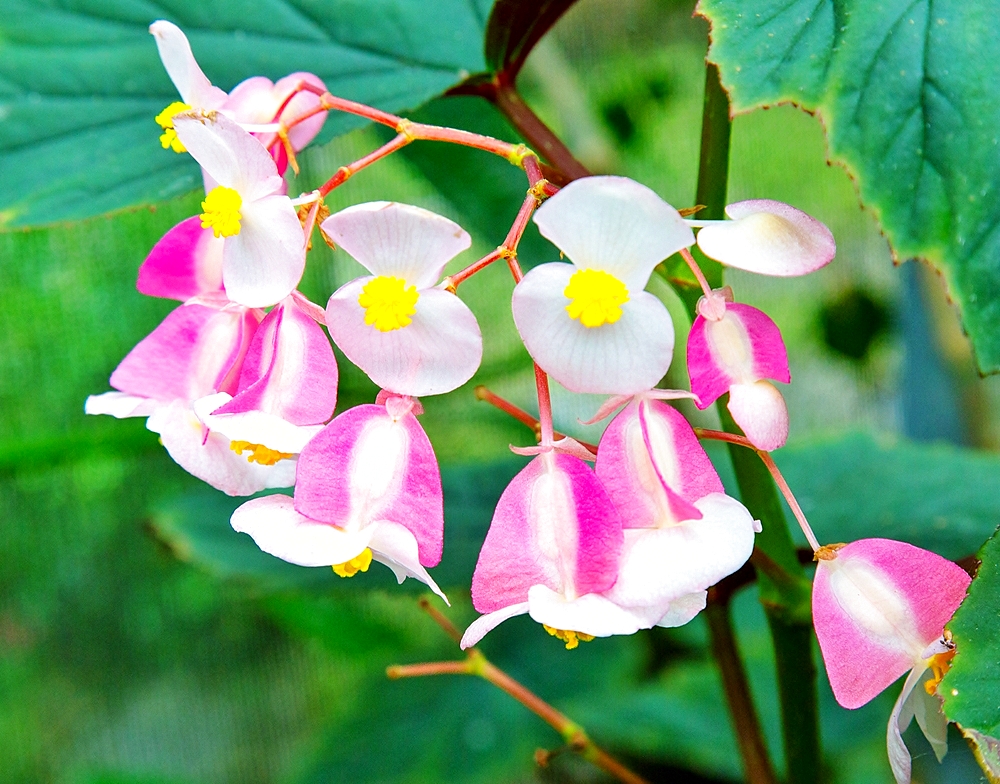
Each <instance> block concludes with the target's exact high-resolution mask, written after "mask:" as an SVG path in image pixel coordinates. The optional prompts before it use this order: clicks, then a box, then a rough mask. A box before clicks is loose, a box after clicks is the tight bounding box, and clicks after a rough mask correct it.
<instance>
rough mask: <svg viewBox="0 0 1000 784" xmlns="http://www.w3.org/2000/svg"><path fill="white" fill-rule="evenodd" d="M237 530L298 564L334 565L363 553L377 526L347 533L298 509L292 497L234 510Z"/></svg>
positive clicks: (274, 497)
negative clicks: (300, 512) (296, 509)
mask: <svg viewBox="0 0 1000 784" xmlns="http://www.w3.org/2000/svg"><path fill="white" fill-rule="evenodd" d="M230 523H231V525H232V526H233V529H234V530H236V531H238V532H239V533H242V534H249V535H250V537H251V538H252V539H253V540H254V542H256V544H257V546H258V547H259V548H260V549H261V550H263V551H264V552H265V553H268V554H270V555H273V556H275V557H277V558H280V559H281V560H283V561H288V562H289V563H293V564H297V565H298V566H333V565H334V564H342V563H347V562H348V561H350V560H351V559H352V558H355V557H356V556H358V555H360V554H361V553H362V552H363V551H364V550H365V548H366V547H368V546H369V541H370V540H371V536H372V534H373V533H374V529H373V528H366V529H363V530H361V531H354V532H347V531H343V530H341V529H340V528H337V527H336V526H334V525H327V524H326V523H320V522H317V521H316V520H311V519H310V518H308V517H305V516H304V515H301V514H299V513H298V512H296V511H295V506H294V504H293V502H292V499H291V497H290V496H287V495H280V494H279V495H268V496H264V497H263V498H254V499H253V500H251V501H247V502H246V503H245V504H243V506H241V507H239V508H238V509H237V510H236V511H235V512H233V516H232V519H231V520H230Z"/></svg>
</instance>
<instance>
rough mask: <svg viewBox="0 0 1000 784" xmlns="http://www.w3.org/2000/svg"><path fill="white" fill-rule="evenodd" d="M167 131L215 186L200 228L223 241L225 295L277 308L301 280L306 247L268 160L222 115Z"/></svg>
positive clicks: (180, 121) (180, 120)
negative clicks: (178, 141) (175, 134)
mask: <svg viewBox="0 0 1000 784" xmlns="http://www.w3.org/2000/svg"><path fill="white" fill-rule="evenodd" d="M174 126H175V128H176V130H177V134H178V136H179V137H180V139H181V141H183V142H184V145H185V146H186V147H187V149H188V151H189V152H190V153H191V155H192V156H193V157H194V159H195V160H196V161H198V163H199V164H201V166H202V167H203V168H204V169H205V170H206V171H207V172H208V174H209V176H211V178H212V179H213V180H214V181H215V182H217V183H218V185H217V186H216V187H215V188H213V189H212V190H210V191H209V192H208V194H207V195H206V196H205V201H203V202H202V209H204V212H203V213H202V216H201V225H202V226H203V227H206V228H207V227H211V228H212V231H213V232H214V233H215V236H216V237H223V238H224V240H223V244H222V279H223V283H224V285H225V289H226V295H227V296H228V297H229V299H231V300H232V301H233V302H238V303H240V304H241V305H246V306H247V307H267V306H269V305H274V304H275V303H277V302H280V301H281V300H282V299H284V298H285V297H287V296H288V295H289V294H290V293H291V292H292V290H293V289H294V288H295V287H296V285H298V282H299V279H300V278H301V277H302V271H303V270H304V269H305V259H306V255H305V253H306V248H305V237H304V235H303V232H302V225H301V224H300V223H299V219H298V216H297V215H296V212H295V208H294V207H293V206H292V202H291V199H289V198H288V197H287V196H286V195H284V180H282V179H281V177H280V176H279V174H278V170H277V168H276V167H275V164H274V161H273V160H271V156H270V155H268V154H267V151H266V150H265V149H264V148H263V147H262V146H261V144H260V142H258V141H257V140H256V139H254V138H253V137H252V136H251V135H250V134H249V133H247V132H246V131H244V130H243V129H242V128H240V127H239V125H237V124H236V123H235V122H233V121H232V120H230V119H229V118H227V117H226V116H225V115H223V114H219V113H214V114H209V115H200V114H191V113H186V114H181V115H178V116H177V117H175V118H174Z"/></svg>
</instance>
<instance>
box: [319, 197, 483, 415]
mask: <svg viewBox="0 0 1000 784" xmlns="http://www.w3.org/2000/svg"><path fill="white" fill-rule="evenodd" d="M322 228H323V231H324V232H326V234H327V235H328V236H329V237H330V238H331V239H333V241H334V242H336V243H337V244H338V245H340V246H341V247H342V248H343V249H344V250H346V251H347V252H348V253H350V254H351V256H353V257H354V258H355V259H356V260H357V261H358V262H359V263H360V264H361V265H362V266H363V267H365V269H367V270H368V271H369V272H370V273H372V274H371V275H368V276H365V277H361V278H357V279H356V280H353V281H351V282H350V283H347V284H345V285H343V286H341V287H340V288H339V289H338V290H337V291H336V292H334V294H333V296H332V297H330V302H329V304H328V305H327V308H326V324H327V328H328V329H329V330H330V337H332V338H333V341H334V343H336V344H337V345H338V346H339V347H340V349H341V350H342V351H343V352H344V354H346V355H347V358H348V359H350V360H351V361H352V362H353V363H354V364H355V365H357V366H358V367H360V368H361V369H362V370H363V371H365V373H367V374H368V376H369V377H370V378H371V379H372V381H374V382H375V383H376V384H378V385H379V386H381V387H383V388H385V389H388V390H391V391H393V392H396V393H397V394H401V395H412V396H414V397H416V396H424V395H440V394H442V393H444V392H450V391H451V390H453V389H456V388H457V387H459V386H461V385H462V384H464V383H465V382H466V381H468V380H469V379H470V378H472V375H473V374H474V373H475V372H476V370H477V369H478V367H479V362H480V360H481V359H482V355H483V339H482V335H481V334H480V331H479V324H478V323H477V322H476V317H475V316H473V315H472V311H471V310H469V308H468V306H467V305H466V304H465V303H464V302H462V300H460V299H459V298H458V297H457V296H456V295H455V294H453V293H452V292H450V291H446V290H444V289H442V288H438V287H436V284H437V283H438V281H439V280H440V279H441V274H442V272H443V270H444V266H445V264H447V263H448V261H450V260H451V259H452V258H453V257H454V256H455V255H457V254H458V253H460V252H461V251H463V250H465V249H466V248H468V247H469V245H470V244H471V242H472V240H471V239H470V238H469V235H468V234H467V233H466V232H465V231H463V230H462V228H461V227H460V226H458V225H457V224H456V223H454V222H452V221H450V220H448V219H447V218H443V217H441V216H440V215H436V214H434V213H433V212H429V211H428V210H424V209H421V208H419V207H413V206H410V205H407V204H396V203H394V202H369V203H367V204H357V205H355V206H353V207H348V208H347V209H346V210H341V211H340V212H338V213H336V214H335V215H331V216H330V217H329V218H327V219H326V220H325V221H323V225H322Z"/></svg>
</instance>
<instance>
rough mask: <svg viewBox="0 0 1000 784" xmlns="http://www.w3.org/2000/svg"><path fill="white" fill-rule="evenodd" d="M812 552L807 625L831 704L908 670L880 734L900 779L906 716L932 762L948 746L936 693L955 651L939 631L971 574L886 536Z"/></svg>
mask: <svg viewBox="0 0 1000 784" xmlns="http://www.w3.org/2000/svg"><path fill="white" fill-rule="evenodd" d="M818 558H819V561H818V563H817V566H816V577H815V579H814V580H813V594H812V610H813V624H814V625H815V627H816V637H817V638H818V639H819V647H820V650H821V651H822V653H823V661H824V663H825V664H826V672H827V675H829V677H830V685H831V686H832V687H833V694H834V696H835V697H836V698H837V702H839V703H840V704H841V705H843V706H844V707H845V708H858V707H860V706H862V705H864V704H865V703H867V702H868V701H869V700H871V699H872V698H874V697H875V696H876V695H878V694H879V693H881V692H882V691H883V690H885V689H886V688H888V687H889V686H890V685H891V684H892V683H893V682H894V681H895V680H896V679H897V678H899V677H901V676H902V675H903V674H904V673H906V672H907V671H909V673H910V674H909V676H908V677H907V679H906V681H905V683H904V684H903V690H902V692H901V693H900V695H899V699H897V700H896V705H895V707H894V708H893V710H892V715H891V716H890V718H889V727H888V731H887V735H886V739H887V744H888V750H889V763H890V765H891V767H892V772H893V775H894V776H895V778H896V781H897V783H898V784H908V782H909V781H910V754H909V752H908V751H907V750H906V745H905V744H904V743H903V739H902V736H901V734H900V733H901V732H902V731H903V730H905V729H906V727H907V726H908V725H909V723H910V720H911V719H912V718H913V717H914V716H915V717H916V718H917V722H918V724H919V725H920V728H921V729H922V730H923V732H924V734H925V735H926V736H927V739H928V740H929V741H930V743H931V746H932V747H933V748H934V752H935V754H936V755H937V757H938V760H940V759H941V758H942V757H943V756H944V753H945V752H946V751H947V749H948V744H947V730H948V720H947V719H946V718H945V717H944V715H943V714H942V713H941V699H940V698H939V697H938V696H937V693H936V691H935V689H936V687H937V683H938V681H939V680H940V677H941V675H942V674H943V672H944V671H945V670H947V667H948V665H949V662H950V659H951V656H952V655H953V652H954V649H953V646H952V645H951V644H950V643H949V642H947V641H946V640H945V639H944V638H943V637H942V634H943V633H944V627H945V624H946V623H948V621H949V620H950V619H951V616H952V615H954V613H955V610H957V609H958V606H959V605H960V604H961V603H962V601H963V599H964V598H965V592H966V589H967V588H968V587H969V583H970V582H971V579H970V577H969V575H968V574H966V573H965V571H964V570H963V569H962V568H961V567H959V566H958V565H956V564H954V563H952V562H951V561H948V560H946V559H945V558H942V557H941V556H939V555H936V554H934V553H930V552H927V551H926V550H921V549H920V548H919V547H914V546H913V545H911V544H907V543H905V542H895V541H892V540H891V539H861V540H859V541H857V542H851V543H850V544H848V545H834V546H832V547H827V548H822V549H821V550H820V552H819V554H818Z"/></svg>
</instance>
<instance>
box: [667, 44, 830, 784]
mask: <svg viewBox="0 0 1000 784" xmlns="http://www.w3.org/2000/svg"><path fill="white" fill-rule="evenodd" d="M705 77H706V78H705V103H704V107H703V114H702V131H701V155H700V160H699V167H698V190H697V203H698V204H703V205H704V206H705V209H704V210H702V212H701V213H700V215H703V216H704V217H706V218H709V219H717V218H722V217H723V216H724V214H725V205H726V190H727V183H728V174H729V141H730V132H731V125H730V118H729V98H728V96H727V95H726V92H725V90H723V88H722V85H721V83H720V81H719V71H718V68H716V67H715V66H714V65H712V64H711V63H709V64H708V66H707V68H706V74H705ZM696 258H698V261H699V263H701V264H702V271H703V272H704V273H705V276H706V277H707V278H708V279H709V281H711V282H712V284H713V285H721V284H722V268H721V266H720V265H718V264H716V263H715V262H709V261H707V260H705V259H704V257H703V256H701V255H699V256H697V257H696ZM715 281H717V283H716V282H715ZM698 295H700V292H692V293H689V294H688V295H687V296H685V302H686V304H687V305H688V310H689V313H690V314H691V316H692V318H693V317H694V314H695V310H694V307H695V304H696V303H697V299H698ZM682 296H684V295H683V294H682ZM724 402H727V401H726V400H720V401H719V403H718V409H719V416H720V418H721V420H722V427H723V430H725V431H727V432H729V433H740V432H741V431H740V429H739V427H738V426H737V425H736V423H735V422H734V421H733V419H732V417H731V416H730V414H729V410H728V409H727V408H726V407H725V406H724ZM729 454H730V458H731V459H732V462H733V469H734V471H735V474H736V482H737V484H738V485H739V489H740V496H741V498H742V501H743V503H744V504H745V505H746V507H747V508H748V509H749V510H750V512H751V514H753V516H754V517H755V518H756V519H758V520H760V522H761V525H762V526H763V530H762V531H761V533H760V534H758V535H757V542H756V550H758V551H759V552H760V553H762V554H763V556H764V557H766V558H767V560H768V562H769V563H773V564H775V565H776V566H777V567H780V569H781V570H782V571H783V572H785V573H786V574H787V575H790V576H791V577H792V578H793V579H790V580H784V579H783V580H781V581H775V580H772V579H771V578H770V577H768V575H767V574H766V573H764V572H762V571H760V570H758V584H759V586H760V601H761V603H762V604H763V605H764V610H765V612H766V614H767V618H768V624H769V626H770V630H771V639H772V641H773V643H774V650H775V660H776V666H777V675H778V690H779V701H780V705H781V719H782V736H783V742H784V748H785V759H786V763H787V766H788V776H787V779H788V782H789V784H815V782H817V781H819V774H820V761H821V753H820V745H819V706H818V698H817V692H816V665H815V663H814V661H813V646H812V619H811V614H810V583H809V580H808V578H807V577H806V576H805V574H804V572H803V569H802V566H801V565H800V564H799V562H798V557H797V555H796V551H795V545H794V543H793V542H792V537H791V534H790V533H789V530H788V524H787V521H786V519H785V513H784V510H783V509H782V506H781V500H780V498H779V495H778V491H777V488H776V487H775V485H774V481H773V480H772V479H771V475H770V474H769V473H768V470H767V468H766V467H765V466H764V464H763V463H761V461H760V460H759V459H758V458H757V455H755V454H754V453H753V452H752V451H750V450H748V449H742V448H740V447H738V446H736V445H733V444H730V446H729ZM721 664H722V662H720V665H721ZM749 764H750V761H749V760H748V759H747V758H746V757H745V756H744V765H745V766H749Z"/></svg>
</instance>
